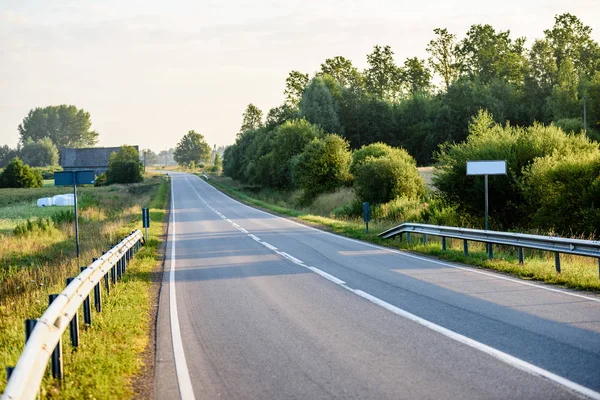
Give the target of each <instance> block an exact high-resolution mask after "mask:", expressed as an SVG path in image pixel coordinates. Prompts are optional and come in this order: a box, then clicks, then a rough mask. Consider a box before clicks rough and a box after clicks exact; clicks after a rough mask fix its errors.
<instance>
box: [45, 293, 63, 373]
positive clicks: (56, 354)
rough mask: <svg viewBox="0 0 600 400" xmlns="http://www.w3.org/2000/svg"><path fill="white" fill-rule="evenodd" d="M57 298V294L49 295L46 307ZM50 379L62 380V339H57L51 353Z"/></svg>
mask: <svg viewBox="0 0 600 400" xmlns="http://www.w3.org/2000/svg"><path fill="white" fill-rule="evenodd" d="M57 297H58V295H57V294H51V295H49V296H48V305H50V304H52V302H53V301H54V299H56V298H57ZM51 367H52V377H53V378H55V379H60V380H62V378H63V362H62V337H61V338H59V339H58V343H57V344H56V347H55V348H54V351H53V352H52V357H51Z"/></svg>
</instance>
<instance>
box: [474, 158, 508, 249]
mask: <svg viewBox="0 0 600 400" xmlns="http://www.w3.org/2000/svg"><path fill="white" fill-rule="evenodd" d="M467 175H483V176H484V185H485V230H486V231H487V230H489V228H490V227H489V221H488V218H489V200H488V175H506V160H494V161H467ZM487 248H488V255H491V254H492V252H491V246H490V244H489V243H487Z"/></svg>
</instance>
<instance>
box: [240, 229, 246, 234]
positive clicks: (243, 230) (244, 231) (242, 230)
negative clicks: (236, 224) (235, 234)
mask: <svg viewBox="0 0 600 400" xmlns="http://www.w3.org/2000/svg"><path fill="white" fill-rule="evenodd" d="M238 229H239V230H240V232H243V233H246V234H248V231H247V230H245V229H244V228H238Z"/></svg>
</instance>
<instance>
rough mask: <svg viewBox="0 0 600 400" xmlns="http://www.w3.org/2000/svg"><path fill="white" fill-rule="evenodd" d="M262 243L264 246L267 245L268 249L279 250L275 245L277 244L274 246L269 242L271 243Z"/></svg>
mask: <svg viewBox="0 0 600 400" xmlns="http://www.w3.org/2000/svg"><path fill="white" fill-rule="evenodd" d="M261 244H262V245H263V246H265V247H266V248H267V249H269V250H273V251H275V252H276V251H277V247H275V246H272V245H270V244H269V243H267V242H261Z"/></svg>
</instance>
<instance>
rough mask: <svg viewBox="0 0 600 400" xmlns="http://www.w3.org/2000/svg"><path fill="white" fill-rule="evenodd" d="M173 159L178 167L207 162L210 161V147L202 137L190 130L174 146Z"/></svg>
mask: <svg viewBox="0 0 600 400" xmlns="http://www.w3.org/2000/svg"><path fill="white" fill-rule="evenodd" d="M173 158H174V159H175V161H176V162H177V164H179V165H189V164H190V163H191V162H194V164H196V165H197V164H200V163H202V162H208V161H209V160H210V146H209V145H208V143H207V142H206V140H205V139H204V136H203V135H201V134H200V133H197V132H195V131H193V130H191V131H189V132H188V133H187V134H185V135H184V136H183V137H182V138H181V140H180V141H179V143H177V146H175V151H174V152H173Z"/></svg>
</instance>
